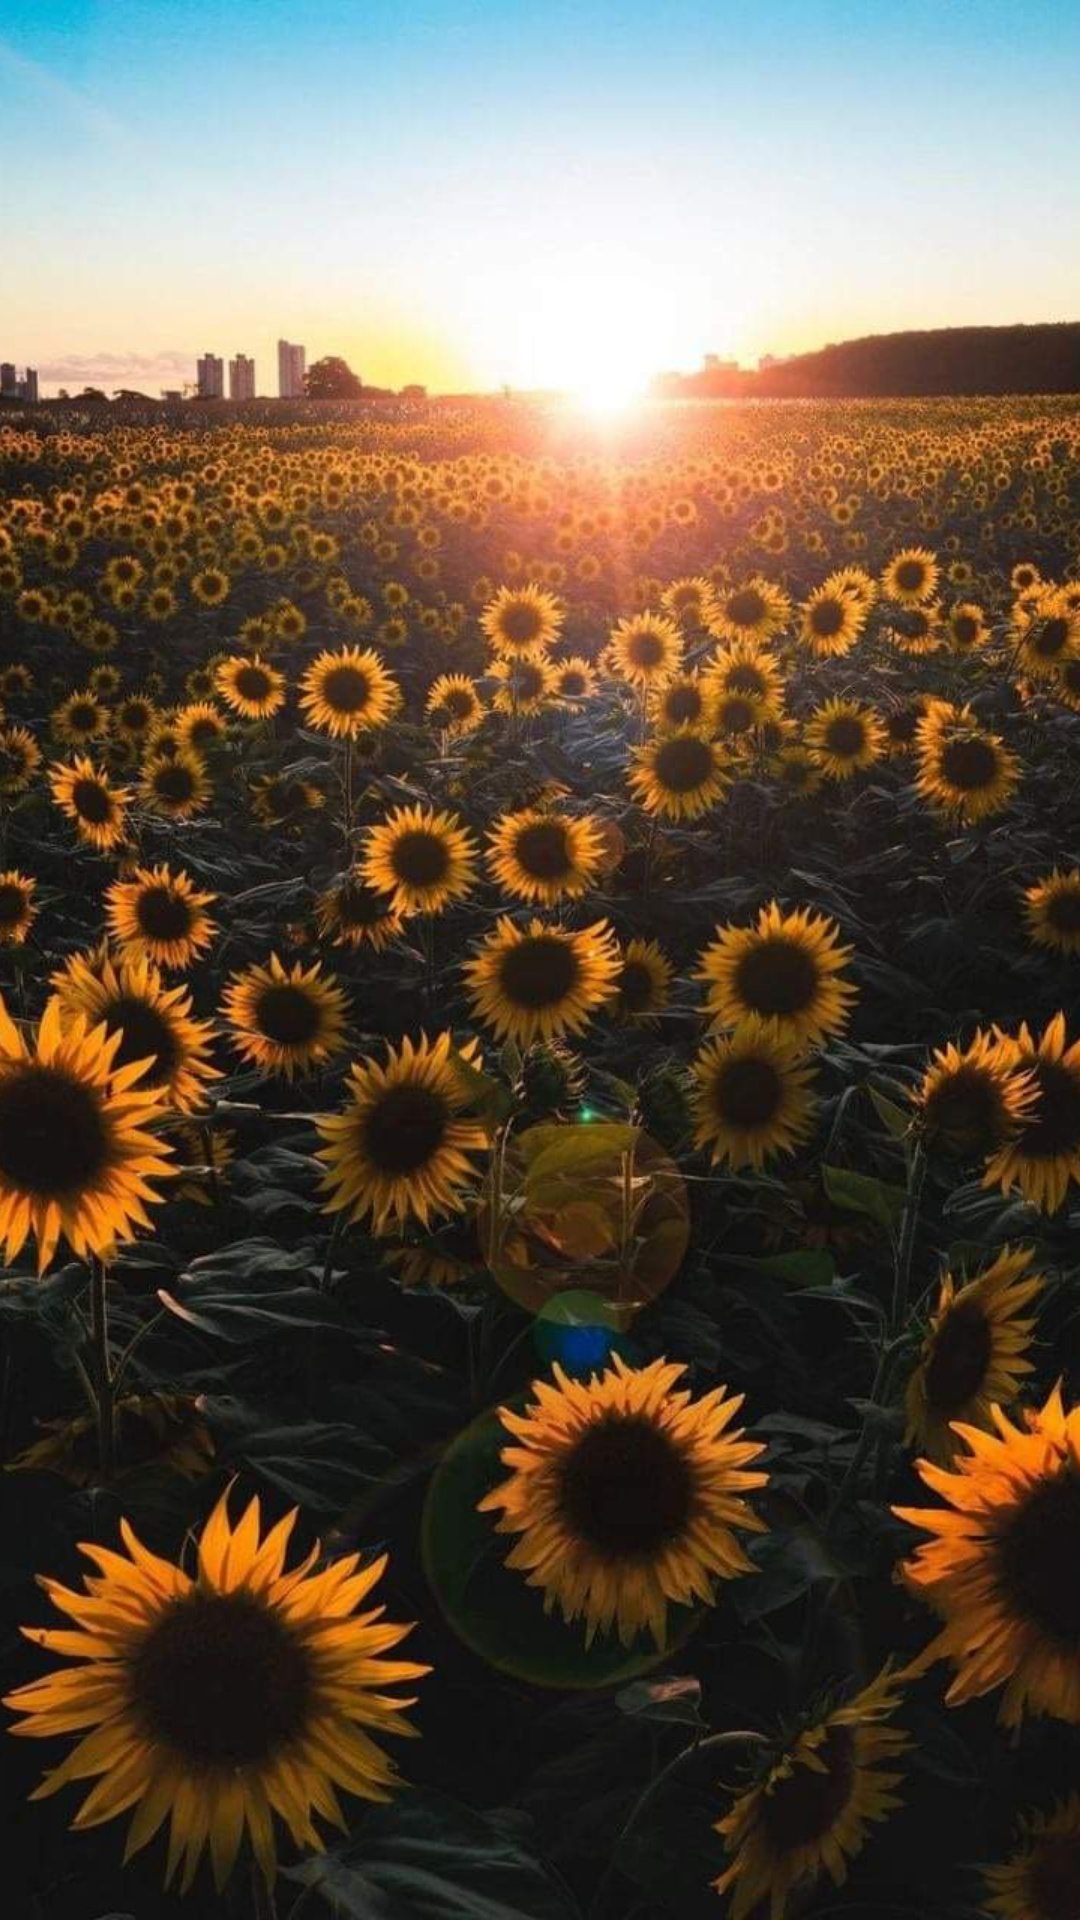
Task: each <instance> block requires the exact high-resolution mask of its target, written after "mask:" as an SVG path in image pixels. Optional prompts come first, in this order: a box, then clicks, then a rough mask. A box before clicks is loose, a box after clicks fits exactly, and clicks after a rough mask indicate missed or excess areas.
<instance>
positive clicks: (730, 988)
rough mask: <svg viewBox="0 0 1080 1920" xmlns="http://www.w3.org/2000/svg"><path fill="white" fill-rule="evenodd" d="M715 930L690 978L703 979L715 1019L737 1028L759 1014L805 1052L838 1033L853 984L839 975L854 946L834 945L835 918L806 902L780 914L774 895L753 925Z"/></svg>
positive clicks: (837, 932) (844, 1020) (837, 931)
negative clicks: (748, 1017)
mask: <svg viewBox="0 0 1080 1920" xmlns="http://www.w3.org/2000/svg"><path fill="white" fill-rule="evenodd" d="M717 932H718V934H719V936H720V937H719V939H717V940H714V941H713V942H712V944H711V945H710V946H708V947H706V948H705V951H704V952H703V953H702V955H701V965H700V967H699V969H698V972H697V974H696V975H695V978H696V979H698V980H703V981H704V982H705V983H706V985H707V987H708V997H707V1001H706V1005H707V1007H708V1011H709V1012H710V1013H711V1014H712V1015H713V1016H714V1018H715V1019H716V1020H717V1021H718V1022H720V1023H722V1024H723V1025H725V1026H730V1027H734V1026H736V1025H737V1024H738V1022H739V1021H740V1020H744V1019H745V1018H746V1017H747V1016H748V1015H752V1014H756V1015H757V1016H758V1018H759V1019H762V1020H773V1021H775V1022H776V1026H777V1030H778V1032H779V1033H780V1034H781V1036H783V1037H784V1038H787V1039H790V1040H793V1041H794V1042H795V1043H796V1044H797V1045H798V1046H799V1047H801V1048H802V1049H803V1051H805V1050H806V1048H808V1047H812V1046H818V1045H820V1044H821V1042H822V1041H823V1040H826V1039H828V1038H830V1036H832V1035H835V1034H838V1033H842V1032H843V1029H844V1027H845V1026H846V1025H847V1022H848V1018H849V1016H850V1012H851V1003H852V1002H853V1000H854V999H855V988H854V987H853V986H852V985H851V984H850V982H849V981H847V980H845V979H844V978H843V977H842V969H843V967H844V966H845V964H846V962H847V961H848V960H849V959H850V958H851V952H852V950H851V948H850V947H841V946H838V945H837V942H838V940H839V938H840V929H839V927H838V926H837V924H836V922H835V920H829V919H827V918H826V916H825V915H824V914H817V913H814V912H813V911H812V910H811V909H810V908H807V907H797V908H796V909H795V911H794V912H793V913H784V912H783V910H782V908H781V907H780V906H779V904H778V902H777V901H775V900H772V901H770V902H769V905H768V906H767V907H762V908H761V910H760V912H759V914H758V917H757V922H756V924H755V925H754V926H752V927H735V926H726V927H720V928H718V929H717Z"/></svg>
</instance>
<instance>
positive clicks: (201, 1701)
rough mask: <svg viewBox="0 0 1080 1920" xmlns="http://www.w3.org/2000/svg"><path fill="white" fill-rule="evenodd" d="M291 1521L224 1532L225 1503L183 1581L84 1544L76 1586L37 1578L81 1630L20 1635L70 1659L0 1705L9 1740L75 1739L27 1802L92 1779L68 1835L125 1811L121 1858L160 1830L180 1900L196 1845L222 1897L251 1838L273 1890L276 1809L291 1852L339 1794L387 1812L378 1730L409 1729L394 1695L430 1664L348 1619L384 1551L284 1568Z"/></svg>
mask: <svg viewBox="0 0 1080 1920" xmlns="http://www.w3.org/2000/svg"><path fill="white" fill-rule="evenodd" d="M295 1523H296V1510H295V1509H294V1510H293V1512H292V1513H289V1514H286V1515H285V1517H284V1518H283V1519H281V1520H279V1521H278V1522H277V1524H276V1525H275V1526H274V1527H272V1528H271V1529H270V1530H269V1532H267V1533H266V1534H265V1535H264V1534H263V1531H262V1523H261V1516H260V1512H259V1503H258V1501H257V1500H253V1501H252V1502H251V1504H250V1505H249V1506H248V1507H247V1509H246V1511H245V1512H244V1513H243V1514H242V1516H241V1518H240V1520H239V1522H238V1523H237V1524H236V1526H233V1525H232V1524H231V1523H230V1520H229V1514H228V1494H227V1493H226V1494H224V1495H223V1496H222V1498H221V1500H220V1501H219V1502H218V1505H217V1506H216V1507H215V1508H214V1511H213V1513H212V1514H211V1515H210V1518H209V1519H208V1520H207V1522H206V1524H205V1526H204V1527H203V1529H202V1533H201V1536H200V1538H199V1542H198V1550H197V1561H196V1565H195V1568H194V1570H193V1572H192V1573H188V1572H186V1571H185V1569H184V1568H183V1567H181V1566H176V1565H174V1564H173V1563H172V1562H171V1561H169V1560H163V1559H161V1558H160V1557H159V1556H158V1555H157V1554H154V1553H151V1552H150V1551H149V1550H148V1549H147V1548H146V1547H144V1546H143V1545H142V1543H141V1541H139V1540H138V1539H137V1537H136V1536H135V1534H134V1533H133V1532H132V1530H131V1528H130V1527H129V1526H128V1524H127V1522H126V1521H125V1520H121V1522H120V1531H121V1535H122V1538H123V1542H124V1546H125V1548H126V1550H127V1551H126V1555H125V1554H121V1553H117V1552H115V1551H113V1550H112V1549H110V1548H107V1547H101V1546H98V1545H96V1544H94V1545H89V1544H88V1545H84V1546H83V1547H82V1548H81V1551H82V1552H83V1553H84V1554H86V1556H87V1558H88V1559H89V1560H91V1561H92V1562H93V1565H94V1566H95V1568H96V1569H97V1571H96V1573H94V1574H87V1575H86V1576H85V1579H84V1587H85V1591H84V1592H82V1593H79V1592H75V1591H72V1590H70V1589H68V1588H66V1587H63V1586H61V1585H60V1583H59V1582H58V1581H56V1580H51V1579H46V1578H42V1580H41V1585H42V1586H43V1587H44V1589H45V1592H46V1594H47V1595H48V1597H49V1599H50V1600H51V1601H52V1602H53V1604H54V1605H55V1606H57V1607H58V1608H60V1610H61V1611H62V1612H64V1613H65V1614H67V1615H68V1618H69V1619H70V1620H71V1621H73V1622H74V1627H73V1628H71V1627H68V1628H65V1629H64V1630H63V1631H58V1630H55V1629H52V1628H45V1627H25V1628H24V1629H23V1631H24V1633H25V1634H26V1637H27V1638H28V1639H29V1640H32V1641H33V1642H34V1643H35V1644H36V1645H38V1646H40V1647H43V1648H44V1649H45V1650H46V1651H48V1652H53V1653H58V1654H62V1655H64V1656H67V1657H69V1658H73V1659H77V1660H78V1661H79V1664H78V1665H77V1666H74V1667H61V1668H58V1669H57V1670H56V1671H54V1672H52V1673H49V1674H46V1675H45V1676H43V1678H41V1679H40V1680H32V1681H30V1683H29V1684H28V1685H27V1686H24V1687H19V1688H18V1689H17V1691H16V1692H15V1693H12V1694H9V1695H8V1697H7V1700H6V1702H5V1704H6V1705H7V1706H9V1707H12V1708H13V1709H14V1710H15V1711H16V1712H17V1713H20V1714H22V1715H23V1716H24V1717H23V1718H22V1719H21V1720H20V1721H19V1722H18V1724H17V1725H16V1726H15V1727H13V1728H12V1732H13V1733H16V1734H23V1735H28V1736H29V1737H30V1738H32V1739H33V1738H37V1739H42V1738H48V1739H52V1738H54V1737H55V1736H56V1735H57V1734H78V1735H79V1736H80V1738H79V1741H78V1744H77V1745H76V1746H75V1747H74V1748H73V1750H72V1752H71V1753H70V1754H69V1756H68V1758H67V1759H66V1760H65V1761H63V1762H62V1763H61V1765H60V1766H58V1767H56V1768H54V1770H53V1771H52V1772H51V1773H48V1774H46V1776H45V1779H44V1780H43V1782H42V1784H41V1786H40V1787H38V1788H37V1790H36V1792H35V1793H34V1794H33V1796H32V1798H33V1799H36V1800H38V1799H42V1798H44V1797H45V1796H46V1795H49V1794H53V1793H56V1792H57V1791H58V1790H59V1789H60V1788H62V1787H66V1786H68V1785H69V1784H70V1783H71V1782H73V1781H78V1780H86V1779H91V1778H93V1777H94V1776H95V1775H96V1776H98V1779H97V1784H96V1785H95V1786H94V1787H93V1788H92V1790H91V1792H90V1794H89V1795H88V1797H87V1798H86V1799H85V1800H84V1801H83V1803H82V1806H81V1808H80V1809H79V1812H78V1813H77V1814H76V1815H75V1819H74V1821H73V1822H72V1825H73V1826H74V1828H75V1829H76V1830H84V1829H86V1828H89V1827H94V1826H100V1825H102V1824H103V1823H104V1822H105V1821H107V1820H111V1819H114V1818H115V1817H116V1816H117V1815H119V1814H122V1813H127V1812H129V1811H131V1810H132V1809H134V1812H133V1818H132V1821H131V1825H130V1827H129V1829H128V1835H127V1845H126V1848H125V1856H124V1857H125V1860H128V1859H130V1858H131V1856H132V1855H133V1854H135V1853H137V1852H138V1851H139V1850H140V1848H142V1847H144V1846H145V1845H146V1844H147V1842H148V1841H149V1840H151V1839H152V1838H153V1837H154V1835H155V1834H156V1833H157V1832H158V1831H159V1829H160V1828H161V1827H162V1826H164V1825H165V1824H166V1823H168V1826H169V1849H168V1859H167V1862H166V1867H165V1880H166V1884H167V1885H168V1884H169V1883H170V1882H171V1881H172V1880H173V1879H174V1878H175V1876H176V1873H177V1870H178V1869H179V1868H180V1867H181V1863H182V1872H181V1875H180V1885H181V1889H182V1890H183V1891H186V1890H187V1889H188V1888H189V1887H190V1885H191V1883H192V1881H193V1879H194V1877H195V1872H196V1869H197V1867H198V1865H199V1861H200V1859H201V1857H202V1855H203V1853H204V1852H205V1851H206V1850H207V1848H209V1852H210V1860H211V1864H212V1868H213V1875H214V1883H215V1886H216V1887H217V1888H218V1890H219V1891H220V1889H221V1888H222V1887H224V1885H225V1883H226V1881H227V1880H228V1878H229V1875H230V1873H231V1872H232V1870H233V1867H234V1865H235V1863H236V1858H237V1854H238V1852H239V1850H240V1846H241V1842H242V1841H244V1839H245V1838H246V1839H247V1840H248V1841H249V1842H250V1846H251V1849H252V1852H253V1854H254V1857H255V1860H256V1861H257V1863H258V1867H259V1870H260V1872H261V1874H262V1876H263V1878H264V1879H265V1880H266V1882H267V1883H268V1884H269V1883H271V1882H272V1881H273V1879H274V1876H275V1873H276V1869H277V1859H276V1842H275V1833H274V1817H275V1815H276V1816H277V1818H278V1819H280V1820H281V1821H282V1822H283V1823H284V1825H285V1827H286V1828H287V1829H288V1832H289V1834H290V1837H291V1839H292V1841H293V1844H294V1845H295V1846H297V1847H303V1848H308V1847H313V1848H316V1849H321V1847H322V1845H323V1842H322V1840H321V1838H320V1835H319V1833H318V1830H317V1828H316V1826H315V1820H314V1816H315V1814H316V1813H317V1814H319V1815H320V1816H321V1817H322V1818H323V1819H324V1820H328V1821H330V1822H332V1823H333V1824H334V1825H335V1826H339V1827H344V1826H345V1821H344V1818H343V1816H342V1811H341V1807H340V1804H339V1801H338V1789H339V1788H340V1789H344V1791H345V1792H346V1793H349V1794H355V1795H357V1796H358V1797H360V1798H361V1799H364V1800H386V1799H389V1798H390V1796H391V1794H392V1792H393V1790H394V1788H395V1787H396V1786H397V1784H398V1782H397V1774H396V1770H395V1768H394V1765H393V1763H392V1762H391V1761H390V1759H389V1758H388V1757H387V1755H386V1754H385V1753H384V1752H383V1751H382V1749H381V1747H380V1746H379V1745H378V1744H377V1742H376V1740H375V1739H374V1738H373V1737H372V1736H373V1735H374V1734H388V1733H389V1734H406V1733H411V1732H412V1728H411V1727H410V1726H409V1724H408V1722H407V1721H406V1720H404V1719H403V1717H402V1712H401V1709H402V1708H404V1707H409V1706H411V1705H412V1704H413V1701H412V1699H411V1698H400V1697H396V1696H394V1695H393V1694H391V1693H390V1692H389V1691H388V1689H389V1688H391V1687H397V1686H400V1685H402V1684H403V1683H406V1682H409V1681H413V1680H417V1679H419V1678H421V1676H422V1675H423V1674H425V1673H426V1672H427V1671H428V1669H427V1668H426V1667H422V1666H417V1665H416V1664H415V1663H413V1662H411V1661H404V1660H387V1659H385V1658H384V1657H383V1656H384V1655H385V1654H386V1653H387V1652H388V1651H389V1650H390V1648H392V1647H395V1646H397V1645H398V1643H399V1642H400V1641H401V1640H403V1639H404V1638H405V1635H406V1634H407V1633H408V1631H409V1629H408V1627H401V1626H396V1625H393V1624H391V1623H389V1622H388V1621H386V1620H385V1619H384V1618H383V1617H382V1615H383V1608H382V1607H378V1606H375V1607H369V1608H368V1609H367V1610H366V1611H364V1612H358V1611H357V1609H358V1608H360V1607H361V1606H362V1604H363V1603H364V1602H365V1601H366V1600H367V1599H368V1598H369V1596H370V1595H371V1592H372V1589H373V1587H374V1586H375V1585H376V1583H377V1581H378V1580H379V1579H380V1578H381V1576H382V1574H383V1573H384V1571H385V1569H386V1564H387V1562H386V1556H385V1554H384V1555H382V1556H381V1557H380V1558H379V1559H377V1560H373V1561H371V1562H369V1564H368V1565H367V1566H364V1567H362V1566H361V1564H360V1555H359V1554H346V1555H344V1556H343V1557H342V1558H340V1559H337V1560H332V1561H330V1563H329V1564H328V1565H324V1566H323V1567H322V1569H321V1571H319V1572H313V1571H312V1569H313V1567H314V1566H315V1564H316V1560H317V1557H318V1554H319V1545H318V1543H317V1542H316V1544H315V1546H314V1548H313V1549H312V1552H311V1553H310V1554H309V1555H308V1557H307V1558H306V1559H305V1560H304V1561H302V1562H301V1563H299V1564H297V1565H296V1566H294V1567H292V1568H291V1569H289V1570H286V1565H285V1556H286V1553H287V1551H288V1547H289V1541H290V1539H291V1537H292V1531H293V1527H294V1525H295ZM87 1729H89V1731H87Z"/></svg>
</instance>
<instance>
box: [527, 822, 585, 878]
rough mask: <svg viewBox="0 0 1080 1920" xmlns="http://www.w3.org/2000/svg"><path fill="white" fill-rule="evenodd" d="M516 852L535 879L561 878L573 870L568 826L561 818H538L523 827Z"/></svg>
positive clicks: (530, 875)
mask: <svg viewBox="0 0 1080 1920" xmlns="http://www.w3.org/2000/svg"><path fill="white" fill-rule="evenodd" d="M514 854H515V856H516V858H517V862H518V865H519V866H520V867H521V868H523V869H524V871H525V872H526V873H527V874H528V875H529V877H530V879H532V880H561V879H562V878H563V877H564V876H565V875H566V874H568V873H571V872H572V871H573V864H574V863H573V861H572V860H571V858H570V849H569V847H568V845H567V838H566V828H565V827H564V826H563V825H562V824H561V822H560V821H558V820H535V821H533V822H532V824H531V825H530V826H527V827H523V828H522V829H521V831H520V833H519V834H518V835H517V838H516V839H515V841H514Z"/></svg>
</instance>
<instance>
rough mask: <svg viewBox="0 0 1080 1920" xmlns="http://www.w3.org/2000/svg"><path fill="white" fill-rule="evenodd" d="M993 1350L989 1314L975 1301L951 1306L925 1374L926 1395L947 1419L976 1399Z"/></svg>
mask: <svg viewBox="0 0 1080 1920" xmlns="http://www.w3.org/2000/svg"><path fill="white" fill-rule="evenodd" d="M992 1351H993V1339H992V1337H991V1333H990V1327H989V1324H988V1322H987V1319H986V1315H985V1314H984V1313H983V1311H982V1309H981V1308H980V1307H978V1306H977V1305H976V1304H975V1302H974V1301H971V1300H967V1301H965V1300H961V1301H960V1303H959V1304H958V1305H957V1306H954V1307H951V1308H950V1309H949V1311H948V1313H947V1314H946V1315H945V1318H944V1320H943V1321H942V1323H941V1325H940V1326H939V1328H938V1330H937V1332H936V1334H935V1335H934V1342H933V1347H932V1349H931V1353H930V1358H929V1361H928V1362H927V1366H926V1372H925V1374H924V1376H923V1379H924V1384H925V1387H926V1398H927V1401H928V1402H929V1404H930V1406H931V1408H932V1409H933V1411H934V1412H935V1413H936V1414H938V1415H940V1416H941V1417H942V1418H943V1419H946V1420H947V1419H949V1418H950V1417H951V1416H952V1415H953V1414H956V1413H959V1411H960V1409H961V1407H964V1406H966V1405H967V1402H968V1401H969V1400H971V1399H973V1398H974V1396H975V1395H976V1394H977V1393H978V1391H979V1389H980V1387H981V1386H982V1383H983V1381H984V1380H985V1379H986V1369H987V1366H988V1364H989V1361H990V1355H991V1353H992Z"/></svg>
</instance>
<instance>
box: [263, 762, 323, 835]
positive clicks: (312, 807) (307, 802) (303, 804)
mask: <svg viewBox="0 0 1080 1920" xmlns="http://www.w3.org/2000/svg"><path fill="white" fill-rule="evenodd" d="M325 805H326V795H325V794H324V793H321V792H320V791H319V788H318V787H315V786H312V784H311V782H310V780H294V779H290V778H289V776H288V775H287V774H261V775H260V776H259V777H258V779H255V780H253V781H252V783H251V811H252V813H253V814H254V816H255V818H256V820H259V821H261V822H262V824H263V826H265V827H294V826H297V825H298V824H299V823H300V822H301V821H302V820H303V818H304V815H305V814H307V813H317V812H318V810H319V808H320V807H325Z"/></svg>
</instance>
